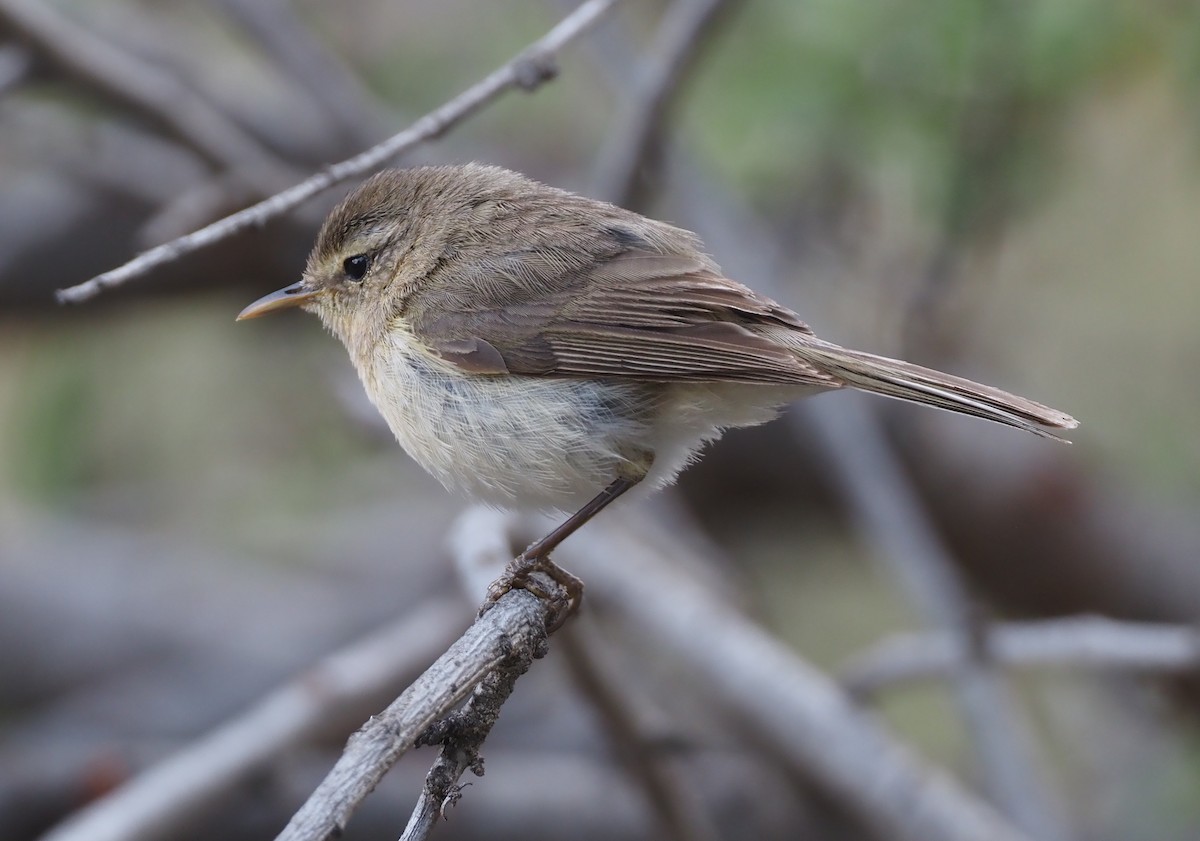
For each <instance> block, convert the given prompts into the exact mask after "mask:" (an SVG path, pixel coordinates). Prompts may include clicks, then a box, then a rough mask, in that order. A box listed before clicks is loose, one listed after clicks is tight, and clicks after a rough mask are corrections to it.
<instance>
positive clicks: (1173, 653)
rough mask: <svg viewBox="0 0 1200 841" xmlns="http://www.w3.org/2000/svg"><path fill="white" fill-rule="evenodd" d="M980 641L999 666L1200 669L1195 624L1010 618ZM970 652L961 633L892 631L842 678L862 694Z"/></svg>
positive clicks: (921, 675)
mask: <svg viewBox="0 0 1200 841" xmlns="http://www.w3.org/2000/svg"><path fill="white" fill-rule="evenodd" d="M981 644H982V645H983V646H984V647H985V648H986V650H987V653H988V658H989V659H991V660H992V661H994V662H995V663H997V664H999V665H1003V666H1005V667H1014V666H1016V667H1022V668H1047V667H1065V668H1075V669H1079V668H1090V669H1122V670H1128V671H1134V672H1180V671H1193V670H1196V669H1200V631H1197V630H1196V629H1194V628H1189V627H1186V626H1181V625H1162V624H1152V623H1146V622H1123V621H1121V620H1117V619H1106V618H1103V617H1099V616H1080V617H1070V618H1066V619H1048V620H1043V621H1035V622H1009V623H1005V624H996V625H990V626H989V627H988V629H987V631H986V636H985V637H984V639H983V640H982V641H981ZM969 656H970V653H969V652H968V651H966V650H965V649H964V647H963V645H962V642H961V640H959V639H956V638H955V637H952V636H950V635H947V634H939V633H925V634H903V635H897V636H893V637H890V638H888V639H885V640H883V641H882V642H880V643H879V644H878V645H875V646H874V647H872V648H870V649H868V650H867V651H865V652H863V653H862V654H860V655H858V656H856V657H854V658H853V659H852V660H851V661H850V663H849V664H848V665H847V666H846V667H845V669H843V670H842V685H843V686H845V687H846V689H847V691H849V692H851V693H852V694H854V695H855V697H858V698H862V699H868V698H871V697H874V696H875V695H878V694H879V692H880V691H882V690H884V689H889V688H892V687H894V686H896V685H898V684H904V683H910V682H913V681H920V680H932V679H936V678H946V677H948V676H950V675H952V674H954V672H955V671H957V670H958V669H960V668H961V667H962V664H963V662H964V661H965V660H967V659H968V657H969Z"/></svg>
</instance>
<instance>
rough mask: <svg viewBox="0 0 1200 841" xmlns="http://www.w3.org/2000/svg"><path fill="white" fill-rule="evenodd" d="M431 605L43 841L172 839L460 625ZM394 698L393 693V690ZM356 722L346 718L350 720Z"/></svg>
mask: <svg viewBox="0 0 1200 841" xmlns="http://www.w3.org/2000/svg"><path fill="white" fill-rule="evenodd" d="M461 614H462V611H461V608H460V606H459V605H458V604H457V603H455V602H450V601H447V600H441V601H435V602H432V603H431V604H428V605H426V606H425V607H423V608H422V609H421V610H419V611H418V612H416V613H414V614H411V615H409V616H405V617H404V618H402V619H400V620H399V621H397V622H395V623H393V624H392V625H389V626H387V627H385V628H382V629H381V630H379V631H377V632H375V633H373V634H372V635H370V636H369V637H367V638H365V639H363V640H360V641H358V642H356V643H354V644H353V645H351V646H349V647H348V648H346V649H344V650H342V651H339V652H337V653H335V654H333V655H331V656H329V657H327V658H325V659H324V660H323V661H321V662H319V663H318V664H316V665H315V666H314V667H312V668H310V669H308V670H306V671H305V672H304V673H303V674H301V675H300V676H298V677H297V678H296V679H295V680H292V681H291V682H289V683H288V684H286V685H285V686H282V687H280V688H279V689H277V690H275V691H274V692H272V693H271V694H269V695H267V696H266V697H265V698H263V699H262V700H261V701H259V702H258V703H257V704H255V705H254V706H253V707H252V708H251V709H249V710H247V711H246V712H245V713H243V714H242V715H240V716H238V717H237V718H235V719H233V720H232V721H229V722H227V723H226V724H224V725H222V726H221V727H219V728H218V729H216V730H214V731H213V732H212V733H210V734H209V735H208V736H206V737H204V738H202V739H200V740H199V741H197V742H196V743H195V744H193V745H191V746H190V747H188V748H186V749H185V750H183V751H181V752H180V753H178V754H176V755H175V756H173V757H171V758H170V759H168V760H166V761H164V762H162V763H160V764H158V765H156V766H154V767H152V768H150V769H149V770H148V771H146V772H145V773H143V774H141V775H140V776H138V777H135V778H134V779H133V780H132V781H130V782H129V783H128V784H127V785H124V786H121V787H120V788H118V789H116V790H115V791H113V793H112V794H110V795H108V796H106V797H104V798H101V799H100V800H97V801H95V802H93V803H92V804H90V805H89V806H87V807H86V808H85V809H83V810H82V811H80V812H78V813H76V814H75V815H73V816H72V817H71V818H69V819H68V820H67V821H66V822H64V823H63V824H61V825H60V826H59V827H57V828H56V829H54V830H53V831H51V832H50V834H48V835H46V836H45V841H156V840H158V839H168V838H173V837H175V836H177V835H178V834H179V832H180V830H181V827H183V826H186V825H188V824H190V823H191V822H192V821H193V820H194V819H195V818H196V816H198V815H202V814H204V813H206V812H207V811H209V810H210V809H212V808H213V807H214V806H215V805H217V804H219V803H221V802H222V801H224V800H225V799H227V798H228V797H229V795H230V793H231V792H232V791H233V790H235V789H236V788H237V787H238V786H240V785H242V784H244V783H245V781H246V779H247V778H249V777H251V776H253V775H254V774H256V773H260V772H262V771H263V770H264V769H266V768H268V767H269V766H270V765H271V763H272V762H274V761H275V760H277V759H278V758H279V757H280V755H281V754H283V753H284V752H285V751H287V750H289V749H293V748H295V747H296V746H298V745H302V744H305V743H308V742H312V741H314V740H315V739H317V738H318V737H320V736H324V735H325V734H327V733H329V732H330V731H331V729H333V728H334V727H335V726H336V723H338V722H342V723H343V726H352V725H350V724H349V723H348V722H347V717H348V715H350V716H360V715H361V714H362V707H363V705H364V700H365V701H366V703H370V702H372V701H376V700H377V699H378V697H379V696H380V694H381V693H383V692H386V691H388V689H389V688H390V687H394V686H395V685H396V684H397V683H402V682H403V681H404V680H405V679H406V676H408V675H411V674H413V673H414V672H415V671H416V670H417V669H419V668H421V666H423V665H424V664H425V663H427V662H429V660H430V659H431V658H433V657H435V656H437V653H438V652H439V651H440V650H442V649H443V648H444V647H445V645H446V643H447V642H448V640H449V639H450V638H451V637H452V635H453V634H454V632H455V630H456V627H461V626H460V625H459V623H460V617H461ZM393 691H394V690H393ZM354 720H356V719H355V718H351V719H350V721H354Z"/></svg>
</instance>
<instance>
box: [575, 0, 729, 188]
mask: <svg viewBox="0 0 1200 841" xmlns="http://www.w3.org/2000/svg"><path fill="white" fill-rule="evenodd" d="M737 2H738V0H675V2H674V3H672V4H671V6H670V8H668V9H667V12H666V14H665V15H664V16H663V20H662V23H660V24H659V27H658V30H657V31H656V32H655V34H654V40H653V42H652V43H651V45H650V48H649V49H648V50H647V51H646V57H645V58H644V59H643V60H642V62H641V66H640V67H639V68H638V70H637V76H636V82H635V83H634V85H633V86H632V91H631V93H630V94H629V96H628V98H627V101H626V102H625V105H624V107H623V108H622V109H621V112H620V114H619V115H618V117H617V121H616V127H615V128H614V129H612V131H610V132H609V134H608V136H607V138H606V140H605V143H604V146H603V147H602V148H601V151H600V157H599V160H598V161H597V164H596V171H595V177H594V179H593V180H594V182H595V185H596V190H597V194H598V195H601V196H604V197H605V198H607V199H608V200H609V201H612V202H614V203H615V204H620V205H624V206H626V207H633V206H636V205H640V204H641V203H642V202H641V200H640V199H641V197H640V196H639V195H638V194H639V186H640V185H642V184H644V183H645V170H646V167H647V164H648V163H649V162H650V161H651V159H653V158H654V157H655V155H656V153H657V152H660V151H661V148H660V147H661V138H662V132H663V128H664V127H665V126H666V124H667V122H668V120H669V119H670V116H671V113H672V111H673V107H672V106H673V105H674V103H675V102H676V100H678V98H679V94H680V93H681V92H682V90H683V88H684V81H685V80H686V79H687V77H688V76H689V74H690V73H691V71H692V70H693V69H694V68H695V67H696V64H697V61H698V59H699V57H700V54H701V52H702V51H703V49H704V47H705V46H706V45H707V44H708V43H709V41H710V37H709V36H710V35H712V34H713V33H714V32H715V31H716V29H717V27H718V25H719V24H720V23H721V21H722V20H724V19H725V18H727V17H728V15H729V14H730V13H732V12H733V11H734V9H735V7H736V6H737Z"/></svg>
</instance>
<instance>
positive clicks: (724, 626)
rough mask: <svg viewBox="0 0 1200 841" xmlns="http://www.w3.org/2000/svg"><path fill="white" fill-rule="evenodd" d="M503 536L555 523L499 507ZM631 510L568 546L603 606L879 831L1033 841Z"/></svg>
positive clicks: (943, 838) (565, 558)
mask: <svg viewBox="0 0 1200 841" xmlns="http://www.w3.org/2000/svg"><path fill="white" fill-rule="evenodd" d="M472 516H475V517H476V518H478V519H479V520H482V519H483V518H485V517H490V518H492V520H493V522H494V526H493V527H494V528H496V529H498V530H515V531H519V532H520V534H519V535H518V536H519V537H525V536H528V535H529V534H538V533H540V531H539V530H540V529H544V528H545V521H542V520H536V521H534V520H532V519H530V520H526V521H517V520H516V519H515V518H513V517H510V516H506V515H504V514H500V513H496V512H481V513H476V514H474V515H472ZM657 530H658V527H657V526H656V525H655V524H654V523H653V522H652V521H649V520H646V519H635V518H634V517H633V512H632V511H631V510H630V509H626V510H624V511H618V512H613V513H611V514H610V515H609V519H608V520H606V521H604V522H596V523H593V524H591V525H590V526H589V527H588V528H587V529H584V530H583V531H581V532H580V533H579V534H576V535H574V536H573V537H572V538H571V539H570V540H569V541H567V542H566V543H564V544H563V546H562V547H560V548H559V550H558V560H559V562H560V563H563V564H564V565H566V566H568V567H570V568H571V569H572V571H574V572H576V573H578V574H580V575H582V576H583V577H584V578H585V579H586V580H587V582H588V592H589V595H590V596H591V597H592V598H593V599H602V600H603V601H604V604H605V609H606V610H609V611H612V612H614V613H616V614H617V615H619V616H621V617H622V619H623V620H624V621H627V622H628V623H630V625H631V626H633V627H636V628H638V629H640V630H641V631H642V633H643V634H644V636H645V638H646V639H650V640H654V641H655V642H656V643H657V644H659V645H662V646H663V647H664V648H666V649H669V650H670V651H671V652H672V655H673V656H674V657H675V658H676V659H677V660H678V661H679V662H680V663H682V664H684V665H685V666H687V667H688V668H689V669H690V671H691V672H692V674H693V675H694V676H695V678H696V680H697V681H698V682H699V684H700V685H699V686H697V688H696V691H698V692H702V693H708V694H709V695H711V696H712V697H713V698H714V699H716V700H718V701H719V702H721V703H723V704H725V705H727V706H728V708H729V709H731V710H733V711H734V712H736V713H737V714H738V715H739V717H740V718H741V719H742V720H743V721H744V722H745V725H746V726H747V727H749V728H752V729H753V730H754V731H755V732H756V733H757V734H758V735H759V736H760V737H761V738H762V739H763V740H765V741H767V742H769V743H770V744H772V745H774V746H775V747H776V748H777V749H778V750H779V751H780V753H781V755H782V756H783V757H784V759H785V760H786V761H787V762H788V763H789V764H790V765H791V766H792V767H794V768H795V769H796V770H797V771H799V772H800V773H801V774H803V775H804V776H805V777H807V778H809V779H812V780H813V781H814V782H815V783H817V784H818V785H819V786H820V787H821V788H822V789H823V790H824V791H826V792H827V793H829V794H830V795H831V796H833V797H834V798H835V799H836V800H837V801H838V802H839V803H840V804H842V805H843V806H844V807H846V808H847V809H848V810H849V811H850V813H851V814H853V815H855V816H857V817H859V818H861V819H862V820H863V821H864V823H865V824H866V825H867V826H869V827H871V828H872V829H874V830H875V831H876V832H878V834H879V837H881V838H895V839H910V840H911V841H918V839H919V841H962V839H967V838H969V839H972V841H1017V839H1023V840H1024V841H1028V836H1026V835H1024V834H1023V833H1022V832H1021V831H1019V830H1017V829H1015V828H1013V827H1012V826H1010V825H1009V824H1007V823H1006V822H1005V820H1004V819H1003V818H1001V817H1000V816H999V815H998V814H997V813H996V812H995V811H994V810H993V809H992V807H991V806H989V805H988V804H986V803H984V802H982V801H981V800H979V799H977V798H976V797H974V796H973V795H971V794H970V793H968V792H967V791H966V790H964V789H963V788H962V787H961V786H960V785H959V784H958V783H957V782H956V781H955V780H954V779H953V778H951V777H950V776H948V775H946V774H945V773H943V772H942V771H940V770H938V769H935V768H932V767H929V766H927V765H926V764H925V763H924V762H922V761H921V760H920V759H919V758H918V757H917V756H916V755H914V754H913V753H912V752H911V751H909V750H908V749H907V748H905V747H903V746H902V745H900V744H899V743H897V742H896V741H894V740H893V739H892V737H891V736H890V735H888V733H887V732H886V731H885V730H884V729H883V727H882V726H881V725H880V724H879V723H878V722H877V721H876V720H875V719H874V718H873V717H872V716H870V715H869V714H868V713H866V712H864V711H863V710H861V709H859V708H858V707H857V706H856V705H855V704H854V702H853V701H852V700H851V699H850V698H849V697H848V696H847V695H846V694H845V693H844V692H843V691H842V690H841V689H840V688H839V687H838V686H837V684H836V683H834V682H833V681H832V680H831V679H830V678H828V677H827V676H825V675H824V674H822V673H821V672H820V671H818V670H816V669H814V668H813V667H812V666H810V665H809V664H807V663H806V662H804V661H803V660H802V659H800V658H799V657H797V656H796V655H795V654H794V653H792V652H791V651H789V650H787V649H786V648H785V647H784V646H782V645H781V644H780V643H779V642H778V641H777V640H775V639H774V638H772V637H771V636H770V635H769V634H767V633H765V632H764V631H762V630H761V629H760V628H758V627H757V626H755V625H754V624H752V623H751V622H750V621H749V620H747V619H746V618H745V617H743V616H741V615H740V614H737V613H735V612H734V611H733V610H732V609H731V608H730V607H729V606H728V605H727V604H726V603H725V602H724V601H723V600H721V599H719V598H717V597H714V596H712V595H711V594H709V593H708V592H707V590H706V589H705V588H703V587H701V586H699V585H697V584H696V583H695V582H693V581H691V580H689V579H687V578H684V577H683V576H681V575H679V574H678V569H679V563H678V562H677V560H676V559H672V558H668V557H666V556H664V555H661V554H659V552H660V551H663V550H661V549H659V548H657V547H664V546H669V545H670V538H669V536H666V535H662V534H659V533H656V532H657Z"/></svg>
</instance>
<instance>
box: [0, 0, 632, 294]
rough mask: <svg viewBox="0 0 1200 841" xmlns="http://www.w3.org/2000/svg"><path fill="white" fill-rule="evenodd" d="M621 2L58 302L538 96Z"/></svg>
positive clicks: (597, 5) (598, 8)
mask: <svg viewBox="0 0 1200 841" xmlns="http://www.w3.org/2000/svg"><path fill="white" fill-rule="evenodd" d="M12 1H13V0H0V2H6V3H7V2H12ZM618 2H620V0H587V2H585V3H583V4H581V5H580V6H579V8H577V9H576V10H575V11H574V12H572V13H571V14H570V15H568V16H567V17H565V18H563V20H562V21H560V22H559V24H558V25H557V26H555V27H554V28H553V29H551V30H550V31H549V32H548V33H546V35H544V36H543V37H542V38H540V39H538V40H537V41H535V42H534V43H533V44H532V45H531V46H530V47H528V48H527V49H526V50H525V51H524V52H522V53H521V54H520V55H518V56H517V57H516V58H514V59H512V60H511V61H509V62H508V63H507V64H504V65H503V66H501V67H500V68H499V69H497V70H495V71H493V72H492V73H491V74H490V75H489V76H487V77H486V78H485V79H483V80H482V81H481V82H478V83H477V84H475V85H473V86H472V87H470V88H468V89H467V90H466V91H464V92H463V93H461V94H459V95H458V96H456V97H455V98H454V99H452V100H450V101H449V102H447V103H445V104H444V105H442V106H441V107H439V108H437V109H435V110H433V111H431V112H430V113H428V114H426V115H425V116H424V117H422V118H421V119H419V120H417V121H416V122H415V123H413V124H412V125H411V126H409V127H408V128H407V129H405V130H404V131H402V132H400V133H399V134H395V135H393V136H392V137H390V138H388V139H387V140H385V141H383V142H382V143H380V144H378V145H376V146H373V147H371V148H370V149H368V150H366V151H365V152H362V153H360V154H358V155H355V156H354V157H352V158H349V159H347V160H345V161H342V162H340V163H336V164H333V165H331V166H328V167H326V168H325V169H324V170H322V171H321V172H318V173H316V174H315V175H313V176H311V177H310V178H308V179H306V180H304V181H302V182H300V183H299V184H297V185H295V186H294V187H290V188H288V189H286V190H284V191H283V192H281V193H277V194H276V195H274V196H271V197H270V198H268V199H265V200H264V201H261V202H259V203H258V204H256V205H253V206H251V207H248V208H246V209H245V210H241V211H239V212H237V213H234V214H232V215H230V216H226V217H225V218H224V219H220V220H218V221H216V222H213V223H212V224H211V225H207V226H206V227H204V228H201V229H200V230H198V231H195V232H193V233H191V234H188V235H186V236H183V237H179V238H178V239H175V240H172V241H171V242H168V243H164V244H163V245H160V246H158V247H156V248H152V249H150V250H149V251H147V252H145V253H143V254H141V255H139V256H137V257H135V258H134V259H132V260H130V261H129V262H128V263H126V264H125V265H123V266H120V267H118V268H116V269H112V270H111V271H107V272H105V273H104V274H101V275H98V276H96V277H94V278H92V279H91V280H88V281H86V282H84V283H81V284H79V285H77V286H72V287H70V288H67V289H62V290H59V293H58V299H59V301H62V302H65V303H79V302H81V301H86V300H87V299H88V298H91V297H92V296H94V295H96V294H98V293H99V292H101V291H103V290H105V289H109V288H111V287H114V286H119V285H121V284H122V283H125V282H127V281H129V280H131V279H132V278H135V277H138V276H140V275H143V274H145V273H146V272H148V271H150V270H151V269H153V268H156V267H157V266H161V265H162V264H163V263H168V262H170V261H172V260H177V259H178V258H180V257H182V256H183V255H185V254H189V253H191V252H193V251H196V250H197V249H200V248H203V247H205V246H207V245H210V244H212V243H214V242H217V241H218V240H222V239H225V238H226V237H228V236H231V235H232V234H235V233H237V232H238V231H241V230H243V229H245V228H251V227H255V226H258V225H262V224H264V223H265V222H267V221H268V220H270V219H273V218H275V217H276V216H279V215H281V214H283V213H286V212H288V211H289V210H292V209H293V208H295V207H297V206H299V205H300V204H303V203H304V202H305V201H307V200H308V199H310V198H312V197H313V196H315V195H316V194H317V193H320V192H322V191H323V190H326V189H328V188H329V187H332V186H333V185H334V184H338V183H340V182H342V181H346V180H348V179H350V178H354V177H355V176H359V175H363V174H365V173H367V172H369V171H370V170H372V169H374V168H376V167H378V166H379V165H380V164H382V163H384V162H385V161H388V160H390V159H391V158H394V157H395V156H396V155H399V154H400V153H402V152H405V151H407V150H408V149H411V148H412V147H413V146H416V145H417V144H419V143H423V142H424V141H426V140H430V139H432V138H435V137H438V136H439V135H441V134H443V133H444V132H446V131H448V130H449V129H450V128H452V127H453V126H455V125H457V124H458V123H459V122H461V121H462V120H463V119H465V118H466V117H469V116H470V115H472V114H474V113H475V112H476V111H478V110H480V109H481V108H483V107H484V106H486V105H488V104H490V103H491V102H492V101H494V100H495V99H496V98H497V97H499V96H500V95H501V94H502V93H505V92H507V91H510V90H512V89H514V88H517V89H520V90H524V91H534V90H536V89H537V88H539V87H541V86H542V85H543V84H544V83H546V82H548V81H549V80H551V79H553V78H554V76H555V74H556V73H557V72H558V71H557V66H556V64H555V61H556V58H557V54H558V52H559V51H560V50H561V49H562V48H563V47H565V46H566V45H567V44H568V43H570V42H571V41H572V40H574V39H575V38H577V37H579V36H580V35H581V34H583V32H585V31H586V30H587V29H588V28H589V27H590V26H592V25H593V24H595V23H596V22H597V21H598V20H599V19H600V18H601V16H603V15H604V13H605V12H607V11H608V10H609V9H611V8H612V7H613V6H615V5H616V4H617V3H618Z"/></svg>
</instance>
